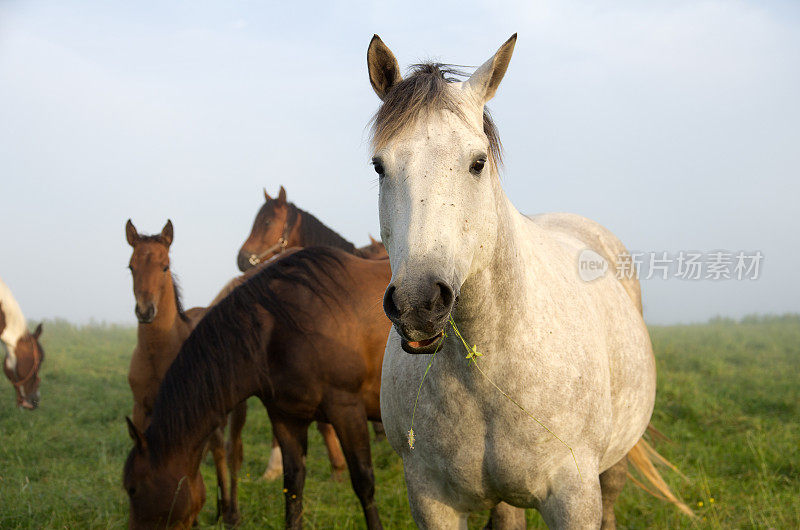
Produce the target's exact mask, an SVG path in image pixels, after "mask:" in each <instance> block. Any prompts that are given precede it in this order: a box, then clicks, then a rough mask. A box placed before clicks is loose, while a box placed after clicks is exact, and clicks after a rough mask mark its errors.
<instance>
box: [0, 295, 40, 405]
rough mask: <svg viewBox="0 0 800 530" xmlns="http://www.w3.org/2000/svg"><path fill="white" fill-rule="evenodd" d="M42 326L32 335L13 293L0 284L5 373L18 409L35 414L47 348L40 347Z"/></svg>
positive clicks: (1, 341) (0, 338)
mask: <svg viewBox="0 0 800 530" xmlns="http://www.w3.org/2000/svg"><path fill="white" fill-rule="evenodd" d="M41 334H42V325H41V324H39V325H38V326H36V329H35V330H34V332H33V333H30V332H29V331H28V325H27V323H26V322H25V317H24V316H23V315H22V310H20V308H19V304H18V303H17V301H16V300H15V299H14V296H13V295H12V294H11V290H10V289H9V288H8V287H7V286H6V284H5V283H3V281H2V280H0V344H2V346H3V348H5V350H6V355H5V358H4V359H3V372H4V373H5V374H6V377H7V378H8V380H9V381H11V384H12V385H13V386H14V392H15V393H16V398H17V406H18V407H20V408H23V409H27V410H34V409H35V408H36V407H38V406H39V400H40V399H41V396H40V394H39V384H40V383H41V379H39V369H40V368H41V367H42V363H43V362H44V348H42V345H41V344H40V343H39V337H40V336H41Z"/></svg>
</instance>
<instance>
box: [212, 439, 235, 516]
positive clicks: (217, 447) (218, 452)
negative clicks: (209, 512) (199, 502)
mask: <svg viewBox="0 0 800 530" xmlns="http://www.w3.org/2000/svg"><path fill="white" fill-rule="evenodd" d="M208 449H209V450H210V451H211V454H212V456H213V457H214V466H215V467H216V469H217V488H218V490H217V491H218V492H219V494H218V497H217V519H219V517H220V516H221V515H222V514H224V513H225V512H227V511H228V506H230V502H231V497H230V492H229V491H228V483H227V482H226V479H227V476H228V460H227V457H226V455H225V432H224V431H223V430H222V428H221V427H220V428H217V429H215V430H214V432H213V433H212V434H211V438H209V440H208Z"/></svg>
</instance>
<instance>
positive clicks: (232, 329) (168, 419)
mask: <svg viewBox="0 0 800 530" xmlns="http://www.w3.org/2000/svg"><path fill="white" fill-rule="evenodd" d="M340 252H341V251H338V250H336V249H332V248H324V247H312V248H305V249H303V250H299V251H298V252H296V253H294V254H292V255H289V256H287V257H285V258H282V259H280V260H277V261H275V262H274V263H272V264H270V265H269V266H267V267H264V268H263V269H262V270H260V271H259V272H258V274H256V275H254V276H253V277H252V278H249V279H248V280H247V281H246V282H244V283H243V284H241V285H239V286H238V287H236V288H235V289H234V290H233V291H232V292H231V293H230V294H229V295H228V296H227V297H225V298H224V299H222V300H221V301H220V302H219V303H218V304H217V305H215V306H213V307H212V308H211V309H210V310H209V311H208V313H207V314H206V316H205V317H204V318H203V320H201V321H200V323H198V325H197V327H195V329H194V330H193V331H192V333H191V334H190V335H189V337H188V338H187V339H186V341H185V342H184V343H183V346H182V347H181V350H180V352H179V353H178V356H177V357H176V358H175V361H173V363H172V365H171V366H170V368H169V370H167V373H166V374H165V376H164V379H163V381H162V383H161V386H160V387H159V390H158V395H157V396H156V400H155V405H154V406H153V414H152V417H151V423H150V426H149V427H148V428H147V431H146V432H145V437H146V439H147V446H148V449H149V453H150V457H151V458H152V459H153V461H154V463H155V464H158V463H159V462H163V461H164V459H165V458H166V457H167V456H168V455H169V451H170V448H172V447H181V446H182V442H183V441H184V440H185V438H186V434H187V433H190V432H196V431H197V430H199V429H204V428H205V427H208V430H209V432H210V431H211V429H212V428H213V427H216V425H211V423H213V422H218V421H222V420H223V419H224V418H225V414H226V413H227V412H228V408H229V407H231V406H233V405H235V404H236V403H238V402H239V401H241V399H242V398H243V397H247V396H242V395H241V394H242V393H243V392H245V391H244V389H242V388H241V384H243V383H242V381H241V379H243V378H240V377H237V374H242V373H243V371H244V372H245V373H247V374H252V371H253V370H254V369H255V370H258V378H259V380H260V381H261V387H262V392H264V393H265V394H266V393H267V392H269V391H271V389H272V386H271V383H270V381H269V374H268V373H267V371H266V367H267V359H265V358H263V355H264V354H265V352H266V354H267V355H269V354H275V352H268V351H266V344H265V341H268V340H269V338H268V337H265V336H264V333H263V322H262V320H260V319H259V315H258V314H259V312H258V311H256V307H258V306H260V307H262V308H263V309H265V310H266V311H268V312H269V313H270V314H271V315H272V316H273V317H274V318H275V322H276V324H278V325H281V326H284V327H286V328H288V329H290V330H293V331H295V332H297V333H300V334H303V333H304V327H303V325H302V323H301V322H300V320H299V317H301V316H302V309H300V308H299V307H296V306H295V305H294V304H293V302H292V300H291V299H288V298H289V297H287V296H282V295H281V294H279V293H278V292H276V290H275V289H274V287H273V283H274V282H282V283H289V284H292V286H293V289H292V291H293V292H296V289H297V287H301V288H305V289H307V290H308V291H309V292H310V293H314V294H315V295H317V296H320V297H322V298H323V299H334V296H333V287H334V286H336V285H337V284H338V280H337V277H339V276H341V273H343V272H344V269H343V268H342V267H343V263H342V261H341V255H340V254H339V253H340Z"/></svg>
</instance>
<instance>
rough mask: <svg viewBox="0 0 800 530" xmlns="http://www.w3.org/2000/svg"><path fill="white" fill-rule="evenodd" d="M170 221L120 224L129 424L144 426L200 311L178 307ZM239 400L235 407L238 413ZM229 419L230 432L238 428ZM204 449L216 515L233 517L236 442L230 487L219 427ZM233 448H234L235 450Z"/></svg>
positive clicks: (233, 519) (237, 462) (238, 458)
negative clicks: (129, 289)
mask: <svg viewBox="0 0 800 530" xmlns="http://www.w3.org/2000/svg"><path fill="white" fill-rule="evenodd" d="M173 234H174V232H173V227H172V221H170V220H167V223H166V224H165V225H164V228H163V229H162V230H161V233H160V234H157V235H151V236H147V235H140V234H139V233H138V232H137V230H136V227H135V226H134V225H133V223H132V222H131V220H130V219H128V222H127V224H126V225H125V237H126V239H127V241H128V244H129V245H130V246H131V247H133V253H132V254H131V258H130V262H129V265H128V268H129V269H130V271H131V276H132V277H133V295H134V297H135V299H136V305H135V308H134V313H135V314H136V318H137V319H138V321H139V324H138V326H137V333H136V337H137V340H136V348H135V349H134V350H133V356H132V357H131V364H130V369H129V371H128V383H129V384H130V387H131V391H132V392H133V414H132V417H133V424H134V425H136V427H137V428H138V429H140V430H144V429H146V428H147V425H148V424H149V423H150V420H151V415H152V412H153V404H154V402H155V399H156V394H157V393H158V387H159V385H160V384H161V380H162V379H163V378H164V374H165V373H166V372H167V369H168V368H169V366H170V365H171V364H172V362H173V361H174V359H175V356H176V355H178V351H179V350H180V347H181V344H183V342H184V341H185V340H186V337H188V336H189V333H191V331H192V329H194V327H195V326H196V325H197V323H198V322H199V321H200V319H202V318H203V315H204V314H205V312H206V308H204V307H195V308H192V309H189V310H187V311H184V310H183V305H182V303H181V297H180V290H179V288H178V284H177V281H176V280H175V278H174V277H173V275H172V271H171V269H170V259H169V248H170V245H172V241H173ZM242 408H244V405H241V406H240V407H237V414H242V411H241V409H242ZM235 424H236V422H235V421H232V427H231V431H232V438H234V437H235V436H236V435H237V434H238V433H240V432H241V426H239V428H238V430H237V429H236V426H235ZM208 449H209V450H210V451H211V453H212V455H213V457H214V464H215V466H216V472H217V485H218V487H219V492H220V499H219V504H218V506H217V508H218V510H219V514H218V515H222V517H223V520H224V521H225V522H226V523H230V524H234V523H236V522H237V521H238V518H239V511H238V503H237V501H236V497H237V495H236V480H235V477H236V474H238V469H239V466H240V465H241V458H242V456H241V443H238V444H236V443H235V442H234V443H233V444H232V452H234V453H235V454H231V455H230V456H231V469H230V481H231V486H230V489H229V488H228V485H227V483H226V481H225V480H226V475H228V462H227V455H226V451H225V441H224V433H223V430H222V429H217V430H216V431H214V433H213V435H212V436H211V438H210V439H209V443H208ZM237 450H238V452H236V451H237Z"/></svg>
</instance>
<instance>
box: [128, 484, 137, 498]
mask: <svg viewBox="0 0 800 530" xmlns="http://www.w3.org/2000/svg"><path fill="white" fill-rule="evenodd" d="M135 493H136V488H134V487H133V486H131V487H130V488H128V495H129V496H131V497H133V496H134V494H135Z"/></svg>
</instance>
